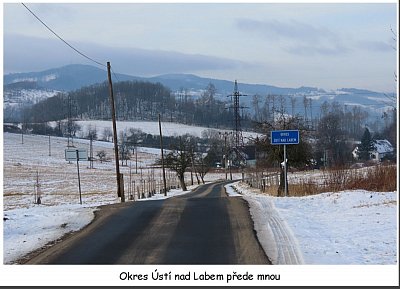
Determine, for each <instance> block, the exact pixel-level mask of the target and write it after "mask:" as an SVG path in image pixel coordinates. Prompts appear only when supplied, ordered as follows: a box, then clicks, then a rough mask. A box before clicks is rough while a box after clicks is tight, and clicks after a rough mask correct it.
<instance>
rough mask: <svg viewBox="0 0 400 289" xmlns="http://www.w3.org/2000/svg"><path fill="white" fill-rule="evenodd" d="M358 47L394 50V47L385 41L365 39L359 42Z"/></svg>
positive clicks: (373, 49)
mask: <svg viewBox="0 0 400 289" xmlns="http://www.w3.org/2000/svg"><path fill="white" fill-rule="evenodd" d="M357 47H358V48H360V49H363V50H366V51H371V52H389V51H390V52H393V50H394V47H393V46H392V45H390V44H388V43H385V42H383V41H371V40H363V41H359V42H358V43H357Z"/></svg>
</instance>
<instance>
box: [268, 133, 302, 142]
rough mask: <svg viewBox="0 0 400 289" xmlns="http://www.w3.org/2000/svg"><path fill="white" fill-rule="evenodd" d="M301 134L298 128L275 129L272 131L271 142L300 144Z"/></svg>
mask: <svg viewBox="0 0 400 289" xmlns="http://www.w3.org/2000/svg"><path fill="white" fill-rule="evenodd" d="M299 141H300V135H299V131H298V130H274V131H271V144H273V145H289V144H299Z"/></svg>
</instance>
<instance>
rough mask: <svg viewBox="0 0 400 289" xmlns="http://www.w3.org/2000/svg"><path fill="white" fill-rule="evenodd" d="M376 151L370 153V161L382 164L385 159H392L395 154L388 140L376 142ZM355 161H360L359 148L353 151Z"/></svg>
mask: <svg viewBox="0 0 400 289" xmlns="http://www.w3.org/2000/svg"><path fill="white" fill-rule="evenodd" d="M374 148H375V149H374V150H372V151H370V152H369V155H370V160H372V161H376V162H381V161H382V159H383V158H385V157H390V156H392V155H393V153H394V148H393V146H392V144H391V143H390V142H389V141H388V140H386V139H380V140H374ZM352 154H353V157H354V159H356V160H358V159H359V155H358V146H356V147H355V148H354V149H353V151H352Z"/></svg>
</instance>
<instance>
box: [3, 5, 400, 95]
mask: <svg viewBox="0 0 400 289" xmlns="http://www.w3.org/2000/svg"><path fill="white" fill-rule="evenodd" d="M25 4H26V5H27V6H28V7H29V8H30V9H31V10H32V11H33V12H34V13H35V14H36V15H37V16H38V17H39V18H41V19H42V20H43V21H44V22H45V23H46V24H47V25H48V26H49V27H51V28H52V29H53V30H54V31H55V32H56V33H58V34H59V35H60V36H62V37H63V38H64V39H65V40H66V41H68V42H69V43H70V44H72V45H73V46H74V47H76V48H77V49H79V50H80V51H82V52H84V53H85V54H87V55H88V56H89V57H91V58H93V59H95V60H97V61H99V62H101V63H104V64H106V62H107V61H110V62H111V65H112V67H113V70H114V71H115V72H118V73H126V74H131V75H136V76H154V75H159V74H166V73H193V74H196V75H199V76H205V77H212V78H219V79H226V80H235V79H237V80H238V81H239V82H246V83H262V84H270V85H276V86H283V87H299V86H313V87H319V88H324V89H335V88H342V87H357V88H366V89H372V90H376V91H386V92H389V91H394V90H395V88H396V84H395V81H394V72H395V71H396V67H397V66H396V63H397V52H396V50H395V49H394V48H395V47H396V45H397V44H396V41H395V40H393V37H394V35H393V34H392V32H391V28H392V29H393V30H395V32H396V33H397V32H398V31H397V28H396V27H398V19H397V8H398V6H397V4H396V2H395V1H393V2H391V3H390V2H388V3H383V4H378V3H357V4H348V3H331V4H325V3H298V4H279V3H261V2H258V3H253V4H245V3H236V4H234V3H220V4H213V3H198V4H194V3H190V2H187V3H175V4H173V3H164V4H145V3H142V4H139V3H134V2H132V3H121V4H107V3H92V4H90V2H89V4H82V3H79V2H77V3H68V2H67V3H65V4H53V3H42V4H39V3H25ZM3 15H4V19H3V36H4V37H3V45H4V50H3V54H4V66H3V69H4V70H3V72H4V73H11V72H26V71H40V70H44V69H48V68H54V67H59V66H63V65H67V64H73V63H83V64H93V65H95V66H96V64H94V63H92V62H90V61H88V60H87V59H85V58H83V57H82V56H80V55H78V54H77V53H76V52H74V51H73V50H72V49H71V48H69V47H67V46H66V45H65V44H64V43H63V42H62V41H60V40H59V39H58V38H56V37H55V36H54V35H53V34H52V33H51V32H50V31H48V30H47V29H46V28H45V27H44V26H43V25H42V24H41V23H40V22H39V21H38V20H37V19H35V18H34V16H33V15H32V14H30V13H29V11H28V10H27V9H25V7H24V6H22V4H20V3H4V4H3ZM97 66H98V65H97Z"/></svg>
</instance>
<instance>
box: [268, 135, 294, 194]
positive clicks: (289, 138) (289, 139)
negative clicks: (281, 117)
mask: <svg viewBox="0 0 400 289" xmlns="http://www.w3.org/2000/svg"><path fill="white" fill-rule="evenodd" d="M299 142H300V135H299V131H298V130H274V131H271V144H272V145H283V173H284V182H285V197H287V195H288V187H287V157H286V145H292V144H299Z"/></svg>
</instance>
